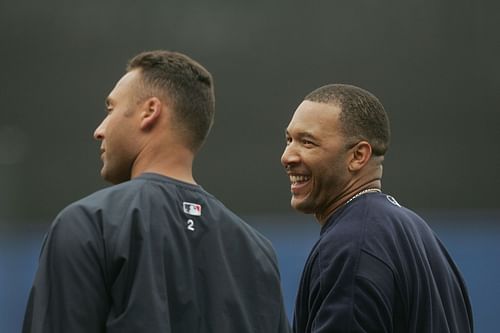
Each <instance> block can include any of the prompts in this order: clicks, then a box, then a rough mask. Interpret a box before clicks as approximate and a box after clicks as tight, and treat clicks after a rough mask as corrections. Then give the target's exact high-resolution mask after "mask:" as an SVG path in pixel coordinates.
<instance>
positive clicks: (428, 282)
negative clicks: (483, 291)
mask: <svg viewBox="0 0 500 333" xmlns="http://www.w3.org/2000/svg"><path fill="white" fill-rule="evenodd" d="M293 326H294V331H295V332H297V333H303V332H328V333H348V332H349V333H354V332H366V333H374V332H392V333H448V332H453V333H462V332H472V331H473V325H472V311H471V306H470V301H469V297H468V293H467V290H466V287H465V283H464V281H463V278H462V276H461V274H460V272H459V270H458V268H457V266H456V265H455V263H454V262H453V260H452V259H451V257H450V255H449V254H448V252H447V251H446V249H445V247H444V246H443V244H442V243H441V241H440V240H439V239H438V237H437V236H436V235H435V234H434V232H433V231H432V230H431V229H430V228H429V226H428V225H427V224H426V223H425V222H424V221H423V220H422V219H421V218H420V217H419V216H417V215H416V214H415V213H413V212H412V211H410V210H408V209H406V208H403V207H401V206H400V205H399V204H398V203H397V202H396V200H394V198H392V197H390V196H388V195H385V194H382V193H370V194H365V195H362V196H360V197H358V198H356V199H354V200H352V201H351V202H349V203H348V204H346V205H344V206H343V207H341V208H339V209H338V210H337V211H336V212H335V213H334V214H333V215H332V216H331V217H330V218H329V220H328V221H327V222H326V223H325V225H324V226H323V227H322V229H321V235H320V239H319V240H318V242H317V243H316V244H315V246H314V247H313V249H312V251H311V253H310V255H309V258H308V259H307V262H306V265H305V268H304V271H303V275H302V279H301V282H300V289H299V292H298V295H297V302H296V307H295V315H294V323H293Z"/></svg>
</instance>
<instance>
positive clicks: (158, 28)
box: [0, 0, 500, 333]
mask: <svg viewBox="0 0 500 333" xmlns="http://www.w3.org/2000/svg"><path fill="white" fill-rule="evenodd" d="M499 12H500V3H498V2H494V1H470V0H454V1H452V0H442V1H431V0H423V1H408V0H405V1H398V2H395V1H373V0H361V1H359V0H350V1H347V0H344V1H310V2H302V1H293V0H292V1H274V2H272V1H262V0H257V1H252V2H243V1H223V0H217V1H142V2H138V1H137V2H136V1H117V0H112V1H106V2H104V1H95V0H91V1H81V2H68V1H61V0H56V1H49V2H36V1H22V0H21V1H16V2H7V1H2V2H0V45H1V46H0V47H1V52H0V60H1V62H0V63H1V64H2V67H1V75H0V232H1V233H2V235H3V236H2V238H1V240H2V242H3V243H2V245H0V250H1V251H2V253H0V256H1V257H2V258H3V259H2V260H3V261H1V262H0V264H2V265H1V266H0V274H1V275H0V283H1V284H0V289H5V288H9V287H8V286H7V284H8V283H7V282H6V281H11V280H16V279H17V278H15V277H14V275H13V273H12V272H13V271H12V270H11V269H8V268H7V267H10V266H9V265H10V264H12V263H15V264H16V265H18V266H19V265H20V266H19V267H24V268H25V270H22V269H21V271H20V272H22V274H24V276H23V279H26V280H27V281H28V282H26V284H23V285H22V286H20V287H19V288H21V291H19V292H17V293H13V296H12V297H11V298H4V299H5V300H6V301H5V302H6V303H7V302H11V301H12V300H13V299H14V301H15V304H19V305H18V307H16V311H17V312H16V314H15V315H12V316H6V317H5V318H6V319H5V321H4V323H5V324H4V325H5V326H3V327H10V328H9V329H12V328H11V327H13V326H8V325H11V324H8V323H11V322H12V321H14V320H17V321H18V319H17V318H18V317H19V312H20V310H17V309H18V308H22V307H24V302H25V297H26V295H25V293H27V291H26V289H27V288H29V285H27V284H29V283H31V279H32V275H31V274H32V271H33V270H34V266H35V265H36V262H35V260H34V259H33V258H35V259H36V255H37V251H38V249H39V244H40V242H41V238H42V236H43V231H44V230H45V229H46V227H47V226H48V224H49V223H50V222H51V220H52V218H53V217H54V216H55V215H56V214H57V212H58V211H59V210H60V209H62V208H63V207H64V206H65V205H67V204H68V203H70V202H72V201H74V200H77V199H79V198H80V197H82V196H84V195H87V194H89V193H91V192H93V191H95V190H97V189H99V188H102V187H104V186H107V184H106V183H104V182H103V181H102V180H101V179H100V177H99V170H100V166H101V162H100V159H99V143H97V142H96V141H94V140H93V138H92V133H93V131H94V129H95V127H96V126H97V125H98V123H99V122H100V121H101V119H102V118H103V116H104V99H105V97H106V96H107V94H108V93H109V91H110V90H111V89H112V88H113V86H114V84H115V83H116V81H117V80H118V79H119V78H120V76H121V75H122V74H123V73H124V67H125V63H126V62H127V60H128V59H129V58H131V57H132V56H134V55H135V54H137V53H139V52H141V51H144V50H151V49H169V50H175V51H180V52H183V53H186V54H188V55H190V56H192V57H193V58H194V59H196V60H198V61H199V62H201V63H202V64H203V65H205V66H206V67H207V68H208V69H209V70H210V71H211V72H212V74H213V75H214V78H215V83H216V94H217V114H216V123H215V125H214V127H213V130H212V133H211V135H210V137H209V139H208V141H207V143H206V146H205V147H204V149H203V150H202V151H201V153H200V155H199V157H198V159H197V160H196V165H195V176H196V179H197V181H198V182H199V183H200V184H201V185H202V186H203V187H204V188H205V189H206V190H208V191H209V192H212V193H213V194H214V195H216V196H217V197H218V198H219V199H221V200H222V201H223V202H224V203H226V205H227V206H229V207H230V208H232V209H233V210H234V211H235V212H236V213H238V214H240V215H243V216H246V217H248V219H249V220H250V221H251V223H253V222H252V221H254V220H255V221H256V222H255V224H259V223H260V222H263V221H265V222H266V223H262V231H263V232H264V233H268V235H269V237H271V238H273V237H275V238H274V239H275V240H276V242H277V243H278V244H281V243H280V242H283V244H286V242H288V241H290V239H292V238H287V230H290V234H289V235H292V233H293V232H294V231H293V230H295V229H294V228H295V227H296V226H297V225H301V224H300V223H298V224H295V223H294V222H289V221H290V220H293V219H294V218H288V216H296V215H295V214H294V212H292V210H291V209H290V208H289V182H288V179H287V177H286V176H285V173H284V172H283V170H282V167H281V165H280V162H279V159H280V156H281V153H282V150H283V148H284V130H285V127H286V126H287V124H288V121H289V120H290V118H291V116H292V114H293V111H294V110H295V108H296V106H297V105H298V104H299V103H300V102H301V100H302V98H303V96H304V95H305V94H307V93H308V92H310V91H311V90H313V89H314V88H316V87H318V86H321V85H324V84H327V83H335V82H337V83H350V84H355V85H358V86H361V87H363V88H365V89H368V90H369V91H371V92H373V93H374V94H375V95H377V96H378V97H379V98H380V100H381V101H382V103H383V104H384V106H385V108H386V110H387V112H388V114H389V116H390V119H391V125H392V145H391V148H390V150H389V154H388V155H387V158H386V163H385V169H384V171H385V174H384V181H383V188H384V190H385V192H387V193H390V194H392V195H394V196H395V197H396V198H397V199H398V201H399V202H400V203H402V204H404V205H406V206H408V207H410V208H412V209H415V210H416V211H417V212H419V213H422V214H424V215H425V214H430V215H431V216H434V217H435V216H438V218H437V225H436V228H437V229H439V228H444V229H443V230H445V231H444V233H445V234H446V235H448V234H447V231H446V230H449V231H451V232H455V231H457V230H458V231H460V230H461V231H463V232H464V233H466V232H470V229H468V228H471V227H474V228H476V226H477V225H479V229H478V230H480V231H481V232H479V233H469V234H464V235H465V236H467V235H483V234H484V235H485V237H495V238H494V240H495V241H491V244H494V243H495V242H496V240H498V242H500V236H499V235H498V233H497V231H498V229H497V228H496V226H497V225H498V224H500V219H499V216H500V214H499V213H498V212H499V211H500V203H499V195H498V189H499V188H500V178H499V177H498V172H499V171H500V149H499V148H498V147H499V146H498V145H499V143H500V113H499V110H498V107H499V105H500V103H499V102H500V94H499V87H500V64H499V60H498V59H500V38H499V35H498V32H499V31H500V20H499V19H498V13H499ZM464 216H465V217H464ZM484 216H487V218H484ZM457 220H460V223H459V224H457V223H455V221H457ZM259 221H260V222H259ZM307 221H308V222H307V223H308V224H311V228H316V226H314V221H313V219H312V218H311V219H307ZM485 221H486V222H485ZM289 223H290V225H289ZM259 225H260V224H259ZM266 228H271V229H272V230H276V228H277V229H278V230H280V231H281V232H276V233H273V231H272V230H271V229H266ZM273 228H274V229H273ZM269 230H271V231H269ZM474 230H476V229H474ZM316 231H317V230H316V229H315V231H314V232H313V233H315V232H316ZM299 234H300V232H299ZM275 235H281V236H280V237H282V238H280V239H278V238H276V237H278V236H275ZM290 237H292V236H290ZM478 237H479V238H478V239H476V240H477V241H474V242H473V243H468V245H469V246H472V245H471V244H475V245H474V246H476V245H478V246H479V245H480V244H483V243H485V242H482V241H481V239H482V238H481V237H483V236H478ZM313 238H314V237H311V238H310V240H311V241H312V240H313ZM445 238H446V237H445ZM465 239H466V238H465ZM306 243H307V242H306ZM9 244H10V245H9ZM24 244H26V247H24ZM28 244H31V245H28ZM33 244H34V245H33ZM307 244H310V243H307ZM458 244H460V243H458ZM488 244H490V243H488ZM23 248H24V249H26V248H30V249H33V250H30V251H28V252H29V253H26V256H23V257H22V258H17V257H16V259H13V258H14V257H12V256H11V254H12V255H13V254H15V253H19V251H22V249H23ZM457 248H458V247H457ZM277 250H278V252H279V253H278V254H279V255H280V254H281V258H283V257H285V256H287V255H288V253H289V252H288V251H291V249H286V250H285V248H283V247H279V246H278V248H277ZM470 250H471V252H473V251H476V250H478V249H470ZM280 251H283V252H280ZM307 251H308V248H307V246H305V247H304V249H303V252H305V253H301V254H300V255H304V256H305V255H306V254H307ZM484 251H486V252H484ZM484 251H483V252H481V251H480V253H488V254H489V255H492V254H498V253H500V252H498V249H497V248H495V249H493V250H492V249H491V248H489V249H484ZM495 251H497V252H495ZM23 253H24V252H23ZM297 255H298V254H297ZM452 255H454V253H453V252H452ZM456 255H458V254H456ZM298 256H299V255H298ZM26 258H28V259H26ZM297 258H302V257H300V256H299V257H297ZM488 258H493V259H492V260H493V261H495V260H496V261H495V262H489V264H490V265H496V266H498V257H496V256H493V257H488ZM297 260H298V261H300V260H302V259H297ZM301 264H302V262H299V265H297V267H300V265H301ZM460 264H461V263H460V262H459V266H460ZM462 266H467V264H464V265H462ZM467 267H468V266H467ZM468 269H470V271H466V272H464V275H466V277H467V276H468V274H472V273H473V272H474V273H476V271H477V267H475V268H474V266H471V267H470V268H468ZM298 271H299V269H298V268H297V271H294V273H293V274H298V273H299V272H298ZM26 272H28V273H26ZM19 274H21V273H19ZM26 275H28V276H27V277H26ZM490 276H491V275H490ZM288 279H290V278H289V277H288V276H284V280H286V281H285V283H289V281H290V280H288ZM291 280H292V281H296V276H295V275H294V276H292V278H291ZM496 281H500V275H498V279H496ZM2 282H4V283H2ZM291 285H292V287H295V285H293V283H291ZM484 287H485V289H486V288H487V289H488V290H489V291H490V294H493V295H496V296H497V298H499V297H500V286H499V282H496V284H494V285H489V286H484ZM481 295H483V294H481ZM486 295H487V294H486ZM481 297H482V296H481ZM481 297H477V298H476V299H474V302H475V303H478V307H479V308H481V306H483V308H487V306H486V305H484V304H485V303H484V301H485V300H483V299H481ZM14 301H12V302H14ZM481 304H483V305H481ZM489 306H490V305H488V307H489ZM0 308H1V306H0ZM481 311H482V310H481ZM479 317H481V314H479ZM483 318H485V317H483ZM490 319H491V322H492V321H493V319H494V318H490ZM0 320H2V319H1V318H0ZM481 320H482V323H483V324H481V321H478V326H479V325H483V326H481V327H482V329H483V331H479V333H481V332H489V331H488V329H487V328H486V327H487V326H486V325H487V324H486V322H487V319H481ZM16 323H17V322H16ZM0 324H1V322H0ZM13 325H18V324H13ZM14 327H17V326H14ZM1 328H2V326H1V325H0V331H2V332H3V331H6V332H10V331H9V329H7V328H6V329H5V330H1ZM478 329H479V327H478Z"/></svg>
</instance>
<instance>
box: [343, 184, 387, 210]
mask: <svg viewBox="0 0 500 333" xmlns="http://www.w3.org/2000/svg"><path fill="white" fill-rule="evenodd" d="M376 192H382V191H380V189H378V188H367V189H366V190H363V191H361V192H358V193H356V194H355V195H353V196H352V197H351V198H350V199H349V200H347V201H346V203H345V204H343V206H345V205H347V204H348V203H349V202H351V201H353V200H354V199H356V198H357V197H359V196H361V195H363V194H366V193H376Z"/></svg>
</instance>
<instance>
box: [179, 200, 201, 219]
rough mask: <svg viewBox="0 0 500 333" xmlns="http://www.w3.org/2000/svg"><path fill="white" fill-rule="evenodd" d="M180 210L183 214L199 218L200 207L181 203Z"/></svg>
mask: <svg viewBox="0 0 500 333" xmlns="http://www.w3.org/2000/svg"><path fill="white" fill-rule="evenodd" d="M182 209H183V210H184V213H186V214H189V215H193V216H201V205H199V204H195V203H191V202H183V203H182Z"/></svg>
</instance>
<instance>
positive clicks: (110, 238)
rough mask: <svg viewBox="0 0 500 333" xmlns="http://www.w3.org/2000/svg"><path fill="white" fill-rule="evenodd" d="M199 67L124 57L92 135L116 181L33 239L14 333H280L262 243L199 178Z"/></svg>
mask: <svg viewBox="0 0 500 333" xmlns="http://www.w3.org/2000/svg"><path fill="white" fill-rule="evenodd" d="M214 112H215V97H214V88H213V82H212V76H211V75H210V73H209V72H208V71H207V70H206V69H205V68H204V67H202V66H201V65H200V64H199V63H197V62H196V61H194V60H192V59H191V58H189V57H187V56H186V55H183V54H180V53H176V52H169V51H152V52H145V53H141V54H139V55H137V56H136V57H134V58H133V59H132V60H131V61H130V63H129V65H128V67H127V72H126V73H125V75H124V76H123V77H122V78H121V79H120V80H119V81H118V83H117V84H116V85H115V87H114V89H113V90H112V91H111V92H110V94H109V96H108V97H107V99H106V116H105V118H104V120H103V121H102V123H101V124H100V125H99V126H98V127H97V129H96V130H95V133H94V137H95V138H96V139H97V140H99V141H100V142H101V147H100V152H101V159H102V161H103V167H102V169H101V175H102V177H103V178H104V179H106V180H108V181H109V182H111V183H113V184H115V185H114V186H111V187H108V188H106V189H104V190H101V191H98V192H96V193H94V194H91V195H90V196H88V197H86V198H84V199H82V200H79V201H77V202H75V203H73V204H71V205H69V206H68V207H66V208H65V209H64V210H63V211H62V212H61V213H60V214H59V215H58V216H57V217H56V219H55V221H54V222H53V224H52V226H51V228H50V230H49V232H48V235H47V237H46V239H45V241H44V244H43V248H42V252H41V255H40V262H39V267H38V271H37V273H36V276H35V281H34V283H33V288H32V289H31V293H30V298H29V302H28V306H27V311H26V315H25V320H24V328H23V332H25V333H100V332H107V333H111V332H116V333H139V332H141V333H160V332H164V333H167V332H175V333H224V332H225V333H234V332H238V333H245V332H246V333H254V332H259V333H266V332H268V333H287V332H288V331H289V324H288V321H287V318H286V315H285V311H284V304H283V297H282V293H281V286H280V278H279V272H278V265H277V260H276V255H275V252H274V250H273V248H272V246H271V243H270V242H269V241H268V240H267V239H266V238H265V237H263V236H262V235H261V234H260V233H258V232H257V231H256V230H254V229H253V228H252V227H251V226H249V225H247V224H246V223H245V222H244V221H243V220H241V219H240V218H239V217H238V216H236V215H235V214H234V213H233V212H231V211H230V210H229V209H228V208H226V207H225V206H224V205H223V204H222V203H221V202H220V201H218V200H217V199H216V198H215V197H214V196H212V195H211V194H210V193H208V192H206V191H205V190H204V189H203V188H202V187H201V186H199V185H198V184H197V183H196V182H195V180H194V178H193V174H192V163H193V159H194V157H195V155H196V153H197V152H198V150H199V149H200V148H201V146H202V145H203V143H204V141H205V138H206V137H207V135H208V132H209V130H210V128H211V126H212V123H213V117H214Z"/></svg>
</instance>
